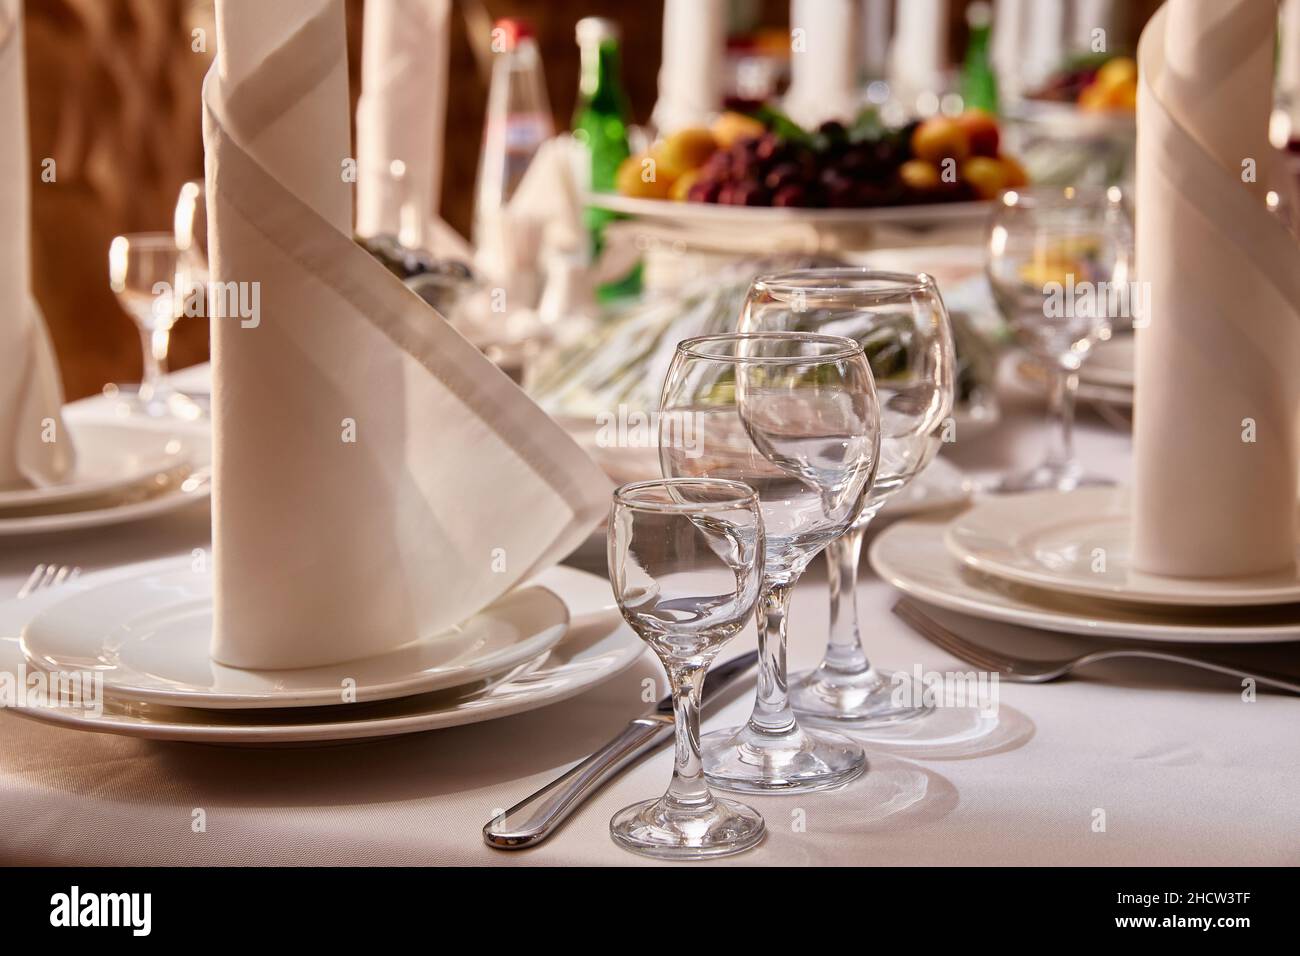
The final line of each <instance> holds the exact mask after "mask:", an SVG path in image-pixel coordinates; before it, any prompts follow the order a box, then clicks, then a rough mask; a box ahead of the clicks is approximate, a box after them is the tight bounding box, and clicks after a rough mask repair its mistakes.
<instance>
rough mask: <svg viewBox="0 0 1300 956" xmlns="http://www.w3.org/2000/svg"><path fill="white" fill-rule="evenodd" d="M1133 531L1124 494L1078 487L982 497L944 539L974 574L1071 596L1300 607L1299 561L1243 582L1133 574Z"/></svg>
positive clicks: (1115, 490) (1197, 603)
mask: <svg viewBox="0 0 1300 956" xmlns="http://www.w3.org/2000/svg"><path fill="white" fill-rule="evenodd" d="M1129 527H1130V522H1129V495H1128V492H1127V490H1125V489H1119V488H1079V489H1076V490H1075V491H1067V492H1056V491H1048V492H1035V493H1033V494H1024V495H1002V496H996V497H989V498H985V499H984V500H983V501H980V502H979V503H978V504H976V505H975V507H973V508H971V509H970V510H969V511H967V512H965V513H964V514H962V515H960V516H959V517H957V518H955V519H954V520H953V522H952V523H951V524H950V525H949V526H948V531H947V535H946V540H947V543H948V548H949V550H950V551H951V552H952V553H953V555H955V556H956V557H957V558H958V559H959V560H961V561H963V562H965V563H966V564H967V565H969V566H970V567H972V568H974V569H975V570H977V571H981V572H983V573H985V574H990V575H993V576H994V577H1000V578H1005V579H1007V580H1010V581H1017V582H1019V583H1021V584H1028V585H1031V586H1033V587H1037V588H1042V589H1045V590H1049V591H1060V592H1064V593H1066V594H1079V595H1084V596H1087V597H1093V598H1104V599H1108V600H1112V601H1130V602H1136V603H1142V604H1161V605H1181V606H1202V605H1215V604H1217V605H1230V606H1246V605H1261V604H1291V603H1297V602H1300V561H1298V562H1297V565H1296V567H1295V568H1292V569H1291V570H1289V571H1287V572H1285V573H1280V574H1270V575H1254V576H1250V577H1243V578H1172V577H1163V576H1160V575H1154V574H1144V573H1142V572H1140V571H1135V570H1134V569H1133V567H1132V558H1131V555H1130V553H1129Z"/></svg>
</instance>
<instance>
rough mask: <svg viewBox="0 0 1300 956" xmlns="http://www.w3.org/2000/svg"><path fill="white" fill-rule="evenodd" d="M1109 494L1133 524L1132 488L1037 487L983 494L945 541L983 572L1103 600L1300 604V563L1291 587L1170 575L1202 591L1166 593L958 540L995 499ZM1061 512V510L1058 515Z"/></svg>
mask: <svg viewBox="0 0 1300 956" xmlns="http://www.w3.org/2000/svg"><path fill="white" fill-rule="evenodd" d="M1107 494H1109V495H1110V496H1112V499H1113V501H1114V502H1117V503H1119V504H1121V505H1122V506H1123V509H1124V511H1123V513H1122V514H1119V515H1114V517H1116V518H1118V519H1120V520H1123V521H1124V522H1125V524H1128V523H1129V522H1130V521H1131V520H1132V519H1131V514H1130V511H1129V509H1130V507H1131V498H1130V489H1129V488H1127V487H1116V488H1076V489H1073V490H1072V491H1037V492H1030V493H1028V494H1025V495H1014V496H1012V495H1004V496H997V497H984V498H977V499H976V500H975V502H974V503H973V504H972V505H971V507H970V508H969V509H968V510H967V511H965V512H963V513H962V514H960V515H958V516H957V517H956V518H954V519H953V520H952V522H951V523H950V524H949V525H948V526H947V527H946V529H945V531H944V543H945V545H946V546H947V548H948V552H949V553H950V554H951V555H952V556H953V557H954V558H956V559H957V560H959V561H961V562H962V563H964V564H965V565H967V566H968V567H970V568H973V569H974V570H976V571H979V572H980V573H981V574H987V575H989V576H990V577H995V578H1001V579H1003V580H1007V581H1015V582H1016V583H1019V584H1026V585H1029V586H1030V587H1035V588H1038V589H1039V590H1042V591H1055V592H1059V593H1064V594H1072V595H1076V596H1080V597H1090V598H1095V599H1100V600H1109V601H1118V602H1122V603H1127V604H1145V605H1156V606H1161V607H1207V606H1214V605H1227V606H1231V607H1269V606H1275V605H1279V604H1297V603H1300V568H1298V569H1297V574H1296V578H1295V580H1294V582H1293V583H1292V584H1291V585H1289V586H1287V587H1278V586H1274V587H1271V588H1265V589H1262V590H1261V589H1256V590H1253V591H1248V590H1235V591H1222V590H1218V591H1215V590H1209V589H1208V588H1207V587H1206V586H1207V585H1209V586H1212V585H1214V584H1215V583H1216V582H1220V581H1240V580H1242V579H1241V578H1170V579H1169V580H1171V581H1176V582H1190V583H1192V584H1196V585H1200V586H1201V591H1200V593H1196V592H1193V593H1191V594H1187V595H1184V596H1180V597H1175V596H1174V595H1172V594H1168V593H1161V592H1158V591H1150V590H1145V591H1135V590H1133V589H1131V588H1125V587H1121V586H1118V585H1114V586H1111V585H1104V584H1101V583H1098V582H1093V583H1091V584H1088V583H1084V582H1083V581H1082V580H1080V581H1079V582H1072V581H1068V580H1062V579H1061V578H1060V577H1057V576H1053V575H1051V574H1048V573H1046V572H1039V571H1033V570H1028V569H1024V568H1017V567H1015V566H1013V565H1010V564H1008V563H1005V562H1001V561H996V560H993V559H990V558H987V557H983V556H981V555H978V554H975V553H974V552H973V551H971V549H970V548H969V547H968V546H966V545H965V544H963V543H962V542H960V541H959V540H958V539H957V534H958V523H959V522H961V521H963V520H965V519H968V518H969V517H970V516H971V514H972V513H974V512H976V511H977V510H979V509H980V508H982V507H986V506H988V505H990V504H992V505H994V506H996V505H997V504H998V502H1000V501H1009V500H1012V499H1013V498H1019V499H1021V500H1024V499H1025V498H1029V497H1033V498H1041V499H1043V500H1047V499H1048V498H1051V497H1053V496H1055V497H1056V498H1057V499H1058V500H1060V499H1063V498H1074V499H1075V500H1078V498H1079V497H1080V496H1083V495H1095V496H1097V497H1101V496H1103V495H1107ZM1057 517H1058V518H1059V517H1061V516H1060V515H1058V516H1057ZM1031 530H1033V529H1032V528H1026V527H1022V528H1021V532H1022V533H1024V532H1028V531H1031Z"/></svg>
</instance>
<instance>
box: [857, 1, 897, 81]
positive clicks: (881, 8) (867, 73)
mask: <svg viewBox="0 0 1300 956" xmlns="http://www.w3.org/2000/svg"><path fill="white" fill-rule="evenodd" d="M892 7H893V4H892V3H890V0H858V37H859V41H860V46H861V48H860V50H859V60H860V61H861V63H860V66H861V72H862V77H863V78H864V79H872V80H874V79H880V78H882V77H884V76H885V75H886V74H887V73H888V72H889V40H890V19H891V18H890V10H891V9H892Z"/></svg>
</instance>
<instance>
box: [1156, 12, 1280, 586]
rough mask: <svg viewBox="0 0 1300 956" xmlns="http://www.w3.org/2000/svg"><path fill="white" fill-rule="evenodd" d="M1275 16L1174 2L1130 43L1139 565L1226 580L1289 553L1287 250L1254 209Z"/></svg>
mask: <svg viewBox="0 0 1300 956" xmlns="http://www.w3.org/2000/svg"><path fill="white" fill-rule="evenodd" d="M1276 13H1277V11H1276V7H1275V6H1274V5H1273V4H1271V3H1259V2H1258V0H1171V2H1170V3H1168V4H1166V5H1165V6H1164V7H1163V8H1162V9H1161V10H1160V11H1159V12H1158V13H1157V14H1156V15H1155V17H1154V18H1153V19H1152V20H1151V21H1150V23H1149V24H1148V25H1147V27H1146V30H1145V31H1144V32H1143V34H1142V40H1141V43H1140V45H1139V65H1140V69H1141V77H1142V81H1141V86H1140V89H1139V98H1138V157H1137V199H1136V201H1137V269H1138V273H1139V274H1138V278H1139V279H1140V280H1142V281H1144V282H1148V283H1150V299H1149V301H1150V302H1151V315H1150V317H1149V319H1148V325H1147V327H1145V328H1139V329H1138V332H1137V370H1136V373H1137V379H1136V407H1135V416H1134V436H1133V437H1134V464H1135V473H1134V480H1135V489H1134V562H1135V564H1136V566H1137V567H1138V568H1140V569H1141V570H1143V571H1148V572H1152V573H1157V574H1168V575H1179V576H1190V577H1229V576H1239V575H1246V574H1255V573H1266V572H1270V571H1275V570H1281V569H1284V568H1288V567H1290V566H1291V565H1292V563H1293V561H1294V558H1295V542H1296V535H1295V530H1296V529H1295V510H1296V478H1297V461H1300V437H1298V436H1300V415H1298V414H1297V409H1298V408H1300V376H1298V375H1297V374H1296V369H1297V368H1300V248H1298V247H1297V244H1296V242H1295V240H1294V239H1293V238H1292V236H1291V234H1290V233H1289V232H1288V231H1287V229H1286V228H1285V227H1284V226H1283V224H1282V223H1281V222H1280V221H1279V219H1278V218H1277V217H1276V216H1275V215H1273V214H1271V213H1270V212H1269V211H1268V209H1267V207H1266V194H1267V191H1268V190H1269V189H1270V188H1271V187H1270V183H1279V182H1281V179H1280V178H1279V170H1278V169H1277V165H1278V163H1277V160H1278V156H1277V154H1276V153H1275V152H1274V150H1272V149H1271V148H1270V146H1269V142H1268V122H1269V113H1270V110H1271V106H1272V90H1273V38H1274V25H1275V19H1276ZM1252 170H1253V173H1254V180H1255V181H1253V182H1243V175H1244V174H1246V173H1249V172H1251V171H1252ZM1248 178H1249V177H1248Z"/></svg>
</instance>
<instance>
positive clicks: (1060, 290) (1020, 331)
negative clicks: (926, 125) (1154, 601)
mask: <svg viewBox="0 0 1300 956" xmlns="http://www.w3.org/2000/svg"><path fill="white" fill-rule="evenodd" d="M986 272H987V275H988V280H989V285H990V287H991V288H992V290H993V298H994V300H995V301H996V302H997V304H998V309H999V310H1000V311H1001V312H1002V315H1003V318H1005V319H1006V320H1007V323H1008V324H1009V325H1010V326H1011V331H1012V334H1013V335H1014V336H1015V338H1016V340H1017V341H1018V342H1019V343H1020V345H1021V346H1022V347H1023V348H1024V349H1025V350H1026V351H1028V352H1029V353H1030V354H1031V355H1032V356H1033V357H1034V358H1035V359H1037V360H1038V361H1039V362H1040V363H1042V364H1043V365H1044V366H1045V367H1046V369H1047V371H1048V375H1049V376H1050V403H1051V404H1050V407H1051V414H1052V418H1053V419H1054V420H1055V422H1056V434H1057V437H1056V439H1055V440H1054V443H1053V445H1052V446H1051V447H1050V449H1049V451H1048V454H1047V457H1046V458H1045V459H1044V461H1043V462H1042V463H1041V464H1040V465H1038V466H1037V467H1035V468H1033V469H1031V470H1030V471H1028V472H1024V473H1021V474H1012V475H1007V476H1006V477H1004V478H1003V479H1002V481H1001V482H1000V483H999V484H998V485H997V486H996V487H995V488H994V490H996V491H1000V492H1018V491H1044V490H1048V489H1056V490H1058V491H1069V490H1071V489H1073V488H1079V487H1082V486H1086V485H1110V484H1114V482H1112V481H1111V480H1110V479H1108V478H1105V477H1101V476H1098V475H1093V474H1091V473H1089V472H1086V471H1085V470H1084V469H1083V467H1082V465H1080V463H1079V461H1078V460H1077V459H1076V458H1075V456H1074V438H1073V430H1074V398H1075V393H1076V391H1077V390H1078V387H1079V369H1080V367H1081V366H1082V365H1083V363H1084V361H1085V360H1086V359H1087V357H1088V355H1089V353H1090V352H1091V351H1092V347H1093V346H1094V345H1096V343H1097V342H1099V341H1102V340H1104V339H1107V338H1109V337H1110V333H1111V326H1112V323H1113V322H1115V321H1116V320H1119V319H1133V318H1136V316H1135V315H1134V311H1135V306H1136V302H1135V301H1133V297H1132V290H1131V287H1130V283H1131V282H1132V280H1133V225H1132V222H1131V220H1130V218H1129V214H1128V211H1127V209H1126V208H1125V205H1124V195H1123V193H1122V192H1121V191H1120V189H1119V188H1118V187H1116V186H1110V187H1106V188H1102V187H1087V188H1085V187H1076V186H1068V187H1066V188H1064V189H1048V188H1042V189H1031V190H1009V191H1007V192H1005V193H1003V194H1002V198H1001V200H1000V202H999V203H998V205H997V208H996V209H995V211H994V213H993V216H992V219H991V220H990V223H989V232H988V243H987V258H986Z"/></svg>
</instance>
